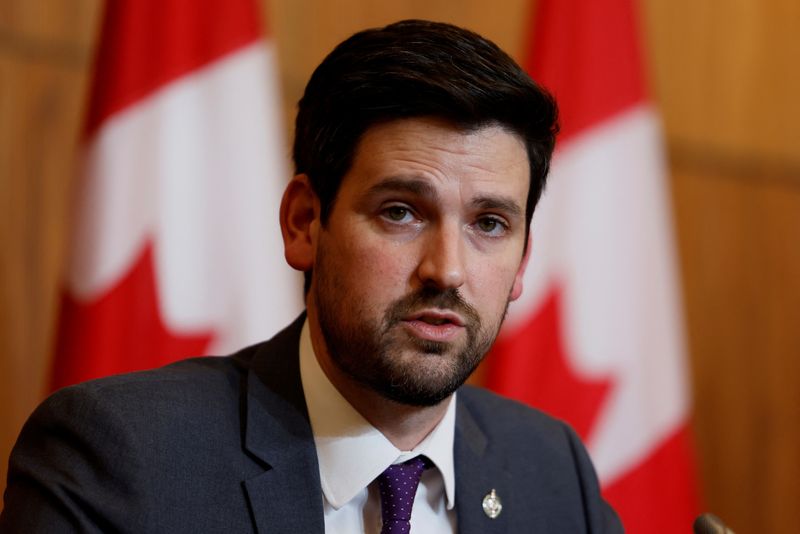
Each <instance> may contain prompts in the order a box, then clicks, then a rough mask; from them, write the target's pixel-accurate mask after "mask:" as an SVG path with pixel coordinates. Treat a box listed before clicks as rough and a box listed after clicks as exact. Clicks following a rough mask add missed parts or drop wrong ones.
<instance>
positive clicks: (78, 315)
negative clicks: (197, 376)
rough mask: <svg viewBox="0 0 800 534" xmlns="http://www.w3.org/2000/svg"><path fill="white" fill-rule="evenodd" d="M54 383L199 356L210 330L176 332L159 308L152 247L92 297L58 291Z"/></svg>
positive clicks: (136, 369)
mask: <svg viewBox="0 0 800 534" xmlns="http://www.w3.org/2000/svg"><path fill="white" fill-rule="evenodd" d="M57 335H58V338H57V344H56V352H55V360H54V363H53V380H52V387H53V389H57V388H60V387H63V386H67V385H70V384H74V383H77V382H82V381H84V380H89V379H92V378H98V377H101V376H106V375H111V374H116V373H124V372H128V371H138V370H142V369H149V368H152V367H158V366H161V365H165V364H167V363H170V362H173V361H176V360H179V359H182V358H186V357H188V356H198V355H201V354H203V353H204V351H205V350H206V348H207V347H208V345H209V343H210V342H211V339H212V337H213V334H212V333H211V332H193V333H182V334H178V333H175V332H170V331H169V330H168V329H167V327H166V326H165V325H164V321H163V319H162V318H161V314H160V312H159V307H158V288H157V287H156V278H155V270H154V262H153V246H152V244H151V243H147V244H146V245H145V247H144V248H143V250H142V253H141V254H140V255H139V258H138V259H137V260H136V261H135V262H134V263H133V265H132V266H131V268H130V270H129V271H128V273H127V274H126V275H125V276H123V277H122V278H121V279H120V280H119V282H118V283H117V284H116V285H115V286H114V287H112V288H111V289H110V290H108V291H107V292H105V293H104V294H103V295H101V296H100V297H99V298H97V299H96V300H93V301H90V302H82V301H79V300H77V299H75V298H74V297H73V296H72V295H71V294H70V293H69V292H68V291H64V292H62V297H61V313H60V317H59V325H58V334H57Z"/></svg>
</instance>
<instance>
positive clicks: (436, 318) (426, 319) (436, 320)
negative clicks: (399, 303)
mask: <svg viewBox="0 0 800 534" xmlns="http://www.w3.org/2000/svg"><path fill="white" fill-rule="evenodd" d="M406 321H420V322H422V323H425V324H429V325H432V326H442V325H453V326H464V321H463V319H462V318H461V316H460V315H458V314H457V313H454V312H451V311H447V310H424V311H420V312H417V313H413V314H411V315H409V316H408V317H407V318H406Z"/></svg>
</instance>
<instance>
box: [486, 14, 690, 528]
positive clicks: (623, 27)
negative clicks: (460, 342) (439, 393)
mask: <svg viewBox="0 0 800 534" xmlns="http://www.w3.org/2000/svg"><path fill="white" fill-rule="evenodd" d="M536 6H537V11H536V13H534V19H533V20H534V23H535V28H534V30H533V32H532V40H531V41H530V47H529V51H530V54H529V59H530V61H529V62H528V64H527V67H528V70H529V72H530V73H531V74H532V76H533V77H534V79H536V80H537V81H538V82H540V83H542V84H543V85H544V86H545V87H547V88H548V89H549V90H551V91H552V92H553V93H554V95H555V97H556V99H557V100H558V102H559V108H560V121H561V133H560V135H559V142H558V147H557V150H556V154H555V157H554V161H553V165H552V172H551V175H550V178H549V183H548V186H547V190H546V192H545V194H544V196H543V198H542V201H541V203H540V205H539V207H538V208H537V211H536V213H535V214H534V218H533V227H532V247H533V248H532V256H531V261H530V264H529V267H528V271H527V274H526V277H525V281H524V283H525V291H524V292H523V295H522V298H521V299H520V300H519V301H518V302H516V303H515V305H514V306H512V307H511V309H510V310H509V315H508V319H507V321H506V325H505V328H504V331H503V333H502V334H501V337H500V339H499V340H498V343H497V344H496V346H495V348H494V350H493V354H492V355H491V356H490V358H489V359H488V360H487V368H486V375H485V376H486V383H487V385H488V386H489V387H491V388H492V389H495V390H496V391H499V392H501V393H503V394H506V395H509V396H511V397H514V398H517V399H519V400H521V401H523V402H525V403H527V404H530V405H532V406H536V407H539V408H541V409H544V410H545V411H548V412H550V413H552V414H553V415H556V416H558V417H562V418H564V419H566V420H567V421H569V422H570V423H571V424H572V425H573V426H574V427H575V429H576V430H577V431H578V433H579V434H580V435H581V436H582V438H583V439H584V440H585V441H586V443H587V446H588V448H589V451H590V454H591V456H592V458H593V460H594V462H595V465H596V467H597V470H598V475H599V477H600V480H601V484H602V485H603V488H604V493H605V495H606V497H607V498H608V500H609V501H610V502H611V504H612V505H613V506H614V507H615V508H616V510H617V511H618V512H619V514H620V516H621V518H622V520H623V522H624V524H625V526H626V529H627V530H628V531H629V532H632V533H650V532H652V533H664V532H684V531H687V530H688V529H690V525H691V524H692V520H693V519H694V516H695V515H696V513H697V510H698V492H697V488H696V482H695V477H694V462H693V455H692V447H691V444H690V441H691V440H690V435H689V431H688V423H689V416H690V413H689V410H690V404H689V391H688V388H687V378H688V376H687V367H686V349H685V336H684V330H683V322H682V313H681V298H680V294H681V288H680V285H679V281H678V272H677V258H676V253H675V249H676V246H675V242H674V238H673V231H672V221H671V211H670V203H669V198H670V193H669V188H668V181H667V179H666V173H665V169H666V164H665V158H664V154H663V140H662V138H661V134H660V127H659V120H658V115H657V113H656V110H655V109H654V107H653V105H652V103H651V102H650V99H649V97H648V93H647V88H646V83H645V77H644V75H643V71H642V55H641V52H640V42H639V35H638V31H637V18H636V16H637V13H636V11H635V9H634V7H635V6H634V5H632V0H539V1H538V2H536Z"/></svg>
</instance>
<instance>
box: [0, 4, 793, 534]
mask: <svg viewBox="0 0 800 534" xmlns="http://www.w3.org/2000/svg"><path fill="white" fill-rule="evenodd" d="M100 7H101V2H100V0H0V208H1V209H2V214H1V216H2V226H0V232H2V233H0V254H2V256H0V464H1V466H0V477H2V480H3V481H4V480H5V469H6V459H7V457H8V453H9V451H10V448H11V445H12V444H13V441H14V439H15V437H16V434H17V433H18V431H19V428H20V426H21V425H22V423H23V421H24V419H25V418H26V417H27V415H28V414H29V413H30V411H31V410H32V409H33V407H34V406H35V405H36V404H37V403H38V401H39V400H41V398H42V397H43V395H44V393H45V380H46V373H47V369H48V365H49V360H50V353H51V349H52V341H53V327H54V312H55V290H56V285H57V280H58V276H59V273H60V271H61V268H62V262H63V258H64V245H65V233H66V228H68V225H69V217H68V213H67V199H68V196H69V194H70V186H71V183H72V180H73V173H72V169H73V164H74V160H75V158H74V155H75V148H76V143H77V134H78V128H79V123H80V118H81V116H82V113H83V105H84V101H85V97H86V95H85V91H86V88H87V77H88V75H89V66H90V61H91V57H92V54H93V47H94V44H95V37H96V32H97V24H98V21H99V11H100ZM527 9H528V7H527V2H526V1H525V0H508V1H505V2H497V1H495V2H489V0H461V1H458V2H455V1H452V0H395V1H393V2H379V1H377V0H372V1H370V0H342V1H338V2H332V1H325V0H271V2H270V4H269V6H267V9H266V10H265V16H266V17H267V18H269V20H270V27H271V28H272V33H273V35H274V36H275V38H276V42H277V46H278V53H279V58H280V62H281V72H280V75H281V82H282V88H283V95H284V99H285V113H286V117H287V124H288V118H289V117H291V115H292V113H293V109H294V103H295V102H296V100H297V98H298V97H299V95H300V93H301V91H302V88H303V86H304V84H305V81H306V79H307V78H308V76H309V74H310V72H311V69H312V68H313V67H314V66H315V65H316V64H317V63H318V62H319V61H320V60H321V59H322V57H323V56H324V55H325V53H326V52H327V51H328V50H329V49H330V48H331V47H332V46H333V45H335V44H336V43H337V42H338V41H340V40H341V39H342V38H344V37H345V36H347V35H349V34H350V33H352V32H354V31H356V30H358V29H361V28H363V27H366V26H374V25H379V24H383V23H386V22H390V21H392V20H396V19H400V18H407V17H420V18H432V19H439V20H447V21H451V22H454V23H456V24H461V25H464V26H468V27H470V28H472V29H475V30H477V31H478V32H480V33H483V34H485V35H487V36H488V37H490V38H492V39H493V40H495V41H496V42H497V43H498V44H499V45H500V46H502V47H503V48H505V49H506V50H508V51H510V52H511V53H512V55H515V56H516V57H519V56H520V53H521V43H522V41H523V39H522V37H523V35H522V32H523V30H524V27H523V23H524V21H525V20H526V13H527ZM641 19H642V24H643V28H644V30H645V32H644V33H645V45H646V50H647V52H648V54H649V58H650V65H649V71H650V72H649V74H650V77H651V81H652V88H653V94H654V98H655V100H656V101H657V103H658V104H659V106H660V109H661V111H662V115H663V120H664V125H665V130H666V138H667V141H668V149H669V154H670V162H671V167H672V173H671V175H672V191H673V204H674V208H675V215H676V224H677V229H676V230H677V237H678V244H679V250H680V256H681V267H682V276H683V287H684V301H685V305H686V321H687V325H688V331H689V337H690V350H691V363H692V371H693V391H694V398H695V402H694V405H695V411H694V422H695V433H696V438H697V448H698V457H699V460H700V470H701V476H702V479H703V482H704V487H705V495H706V499H707V507H708V508H709V509H711V510H713V511H715V512H716V513H718V514H719V515H721V516H722V517H724V518H725V519H726V521H727V522H728V523H730V525H731V526H732V527H734V529H735V530H736V531H737V532H740V533H747V532H759V533H778V532H791V531H793V530H794V529H795V528H796V526H797V525H798V524H800V506H799V505H798V504H800V67H799V66H800V2H797V1H796V0H736V1H731V0H706V1H703V2H696V1H691V0H644V2H643V5H642V10H641ZM287 132H288V126H287ZM3 486H4V483H0V487H3ZM689 528H690V527H689V525H687V530H686V531H687V532H688V531H689Z"/></svg>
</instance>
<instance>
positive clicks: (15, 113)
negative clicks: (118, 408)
mask: <svg viewBox="0 0 800 534" xmlns="http://www.w3.org/2000/svg"><path fill="white" fill-rule="evenodd" d="M0 5H1V6H2V7H0V83H1V84H2V85H0V210H2V221H3V223H2V227H0V459H2V460H0V477H2V478H0V480H2V483H0V487H5V474H6V468H7V458H8V454H9V452H10V450H11V446H12V445H13V443H14V440H15V439H16V435H17V434H18V433H19V429H20V427H21V426H22V423H23V422H24V420H25V419H26V418H27V416H28V415H29V414H30V412H31V410H32V409H33V408H34V407H35V406H36V404H38V402H39V401H40V400H41V399H42V396H43V394H44V392H45V389H46V388H45V381H46V379H47V370H48V369H49V362H50V352H51V350H50V346H51V339H52V330H53V324H54V316H55V306H56V302H55V299H56V284H57V280H58V274H59V272H60V269H61V264H62V258H63V250H64V237H65V231H66V227H67V211H66V209H67V199H68V195H69V192H70V184H71V180H72V172H71V170H72V168H73V163H74V161H75V159H74V158H75V143H76V135H77V131H78V124H79V121H80V117H81V114H82V113H81V109H82V106H83V102H84V99H85V95H84V91H85V79H86V70H87V64H88V63H87V61H88V58H89V55H90V53H91V49H90V43H91V40H92V39H93V35H94V27H95V17H94V14H95V13H96V8H97V7H98V6H99V2H98V1H97V0H93V1H71V2H45V1H25V2H3V3H2V4H0Z"/></svg>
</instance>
